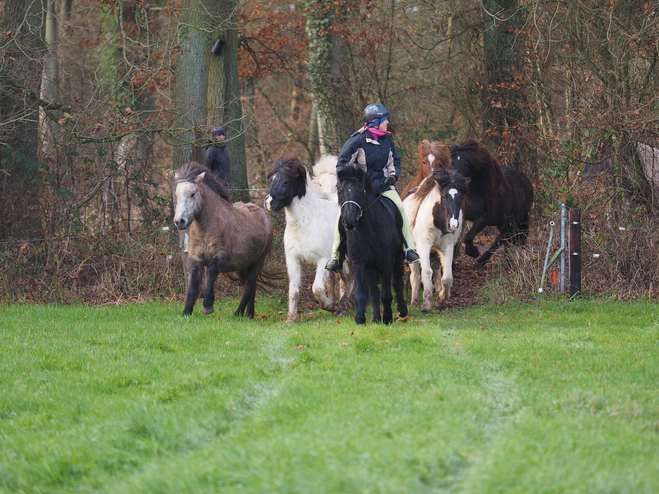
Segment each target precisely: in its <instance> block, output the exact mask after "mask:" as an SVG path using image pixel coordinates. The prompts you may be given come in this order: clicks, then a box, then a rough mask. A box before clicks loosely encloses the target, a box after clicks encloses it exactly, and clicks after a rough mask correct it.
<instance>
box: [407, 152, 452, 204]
mask: <svg viewBox="0 0 659 494" xmlns="http://www.w3.org/2000/svg"><path fill="white" fill-rule="evenodd" d="M449 166H451V153H450V152H449V148H448V146H447V145H446V144H444V143H443V142H440V141H435V142H430V141H428V140H427V139H424V140H423V141H421V142H420V143H419V172H418V173H417V174H416V176H415V177H414V178H413V179H412V181H411V182H410V183H409V184H407V187H405V188H404V189H403V193H402V194H401V195H400V198H401V199H405V198H406V197H407V196H408V195H410V194H411V193H413V192H414V190H415V189H416V188H417V187H418V186H419V185H421V182H423V181H424V179H426V178H427V177H429V176H431V175H432V172H433V171H435V170H439V169H440V168H448V167H449Z"/></svg>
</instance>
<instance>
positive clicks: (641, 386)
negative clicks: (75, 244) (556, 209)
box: [0, 299, 659, 493]
mask: <svg viewBox="0 0 659 494" xmlns="http://www.w3.org/2000/svg"><path fill="white" fill-rule="evenodd" d="M266 303H267V301H264V300H263V299H259V300H258V306H257V311H259V310H260V311H261V312H259V313H260V314H263V315H265V318H259V319H257V320H254V321H249V320H244V319H237V318H234V317H233V315H232V312H233V310H234V309H235V307H236V305H237V301H236V300H228V301H223V302H221V303H218V304H216V309H220V310H219V312H216V313H215V314H214V315H212V316H204V315H203V314H201V310H200V309H201V305H200V304H197V306H196V307H195V313H194V315H193V316H192V317H190V318H183V317H182V316H181V312H182V308H183V306H182V304H169V303H167V304H159V303H152V304H147V305H128V306H120V307H112V308H99V307H83V306H79V305H76V306H47V307H41V306H1V307H0V492H12V493H13V492H29V493H40V492H58V493H59V492H108V493H116V492H122V493H124V492H127V493H173V492H176V493H185V492H189V493H200V492H222V493H225V492H283V493H317V492H318V493H323V492H335V493H344V492H366V493H371V492H372V493H379V492H387V493H406V492H419V493H424V492H470V493H483V492H520V493H529V492H557V493H559V492H560V493H563V492H584V493H592V492H629V493H642V492H657V491H658V490H659V487H657V486H659V393H658V390H657V384H658V378H659V365H658V364H657V355H658V354H659V307H658V306H657V305H654V304H649V303H645V304H643V303H636V304H596V303H591V302H574V303H567V302H564V303H554V302H552V303H543V310H542V311H541V312H540V313H536V312H535V311H534V310H533V309H534V308H535V304H531V305H519V304H518V305H516V304H508V305H501V306H487V307H483V308H478V309H472V310H466V311H462V312H451V313H446V314H431V315H424V314H421V313H420V312H419V311H416V310H413V311H412V315H411V318H410V320H409V321H407V322H401V321H398V322H396V323H395V324H393V325H391V326H388V327H385V326H381V325H373V324H367V325H366V327H356V326H355V324H354V322H353V321H352V320H351V319H350V318H341V319H340V320H337V318H336V317H335V316H332V315H330V314H326V313H320V312H319V313H312V314H310V315H309V317H306V318H304V319H303V320H301V321H300V322H298V323H296V324H293V325H287V324H285V323H284V322H283V321H282V319H283V317H284V315H280V314H279V311H280V310H281V309H280V307H279V306H277V307H275V306H274V305H273V306H272V307H267V306H266V305H264V304H266Z"/></svg>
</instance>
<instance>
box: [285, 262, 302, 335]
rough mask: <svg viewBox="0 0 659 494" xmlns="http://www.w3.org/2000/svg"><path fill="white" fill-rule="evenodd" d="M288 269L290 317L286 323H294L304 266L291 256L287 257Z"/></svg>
mask: <svg viewBox="0 0 659 494" xmlns="http://www.w3.org/2000/svg"><path fill="white" fill-rule="evenodd" d="M286 268H287V269H288V316H287V317H286V322H293V321H295V320H296V319H297V302H298V299H299V296H300V283H301V281H302V266H300V261H299V260H298V259H297V258H295V257H293V256H291V257H290V258H289V257H286Z"/></svg>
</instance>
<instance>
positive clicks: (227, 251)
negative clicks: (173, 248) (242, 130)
mask: <svg viewBox="0 0 659 494" xmlns="http://www.w3.org/2000/svg"><path fill="white" fill-rule="evenodd" d="M175 177H176V181H177V182H178V183H177V184H176V211H175V214H174V224H176V226H177V227H178V229H179V230H185V229H186V228H189V247H188V256H189V257H188V258H189V260H190V271H191V277H190V284H189V286H188V290H187V292H188V293H187V300H186V303H185V309H183V315H184V316H189V315H190V314H192V309H193V307H194V304H195V302H196V301H197V296H198V295H199V285H200V283H201V275H202V273H203V270H204V267H207V271H206V291H205V293H204V303H203V310H204V314H212V313H213V310H214V309H213V304H214V302H215V290H214V285H215V280H216V279H217V277H218V275H219V274H220V273H227V272H237V273H238V276H239V278H240V281H241V282H242V283H243V284H244V289H243V296H242V299H241V301H240V304H239V305H238V309H237V310H236V312H235V315H236V316H243V315H246V316H248V317H252V318H253V317H254V298H255V296H256V282H257V279H258V278H259V276H260V275H261V270H262V268H263V263H264V262H265V258H266V257H267V255H268V254H269V253H270V249H271V248H272V240H273V228H272V223H271V222H270V218H269V217H268V215H267V213H266V212H265V211H264V210H263V209H262V208H260V207H258V206H256V205H255V204H244V203H242V202H237V203H235V204H232V203H231V199H230V198H229V193H228V192H227V190H226V188H225V186H224V185H223V184H222V183H220V182H219V181H218V180H217V179H216V178H215V177H214V176H213V174H212V173H210V172H209V170H208V168H206V167H204V166H201V165H199V164H198V163H194V162H192V163H189V164H187V165H184V166H183V167H181V169H180V170H179V171H178V172H176V175H175Z"/></svg>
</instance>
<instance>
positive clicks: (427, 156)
mask: <svg viewBox="0 0 659 494" xmlns="http://www.w3.org/2000/svg"><path fill="white" fill-rule="evenodd" d="M450 164H451V154H450V153H449V149H448V146H447V145H446V144H444V143H443V142H441V141H434V142H430V141H428V140H427V139H424V140H423V141H421V142H420V143H419V175H420V176H421V177H422V178H426V177H429V176H430V175H432V173H433V171H435V170H438V169H439V168H446V167H448V166H450Z"/></svg>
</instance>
